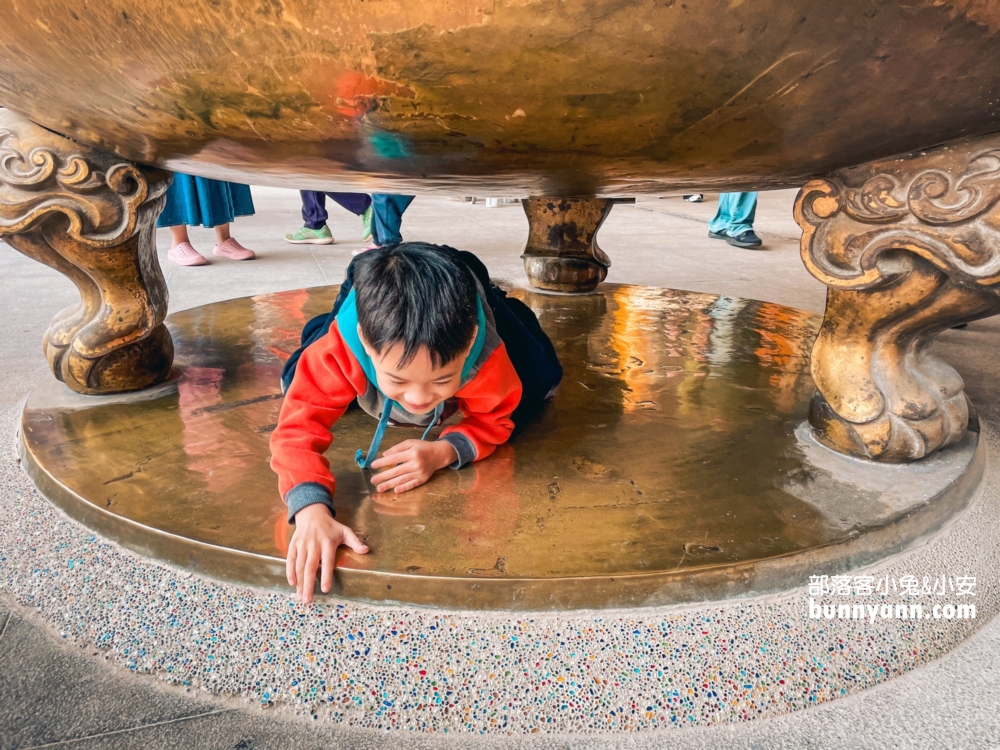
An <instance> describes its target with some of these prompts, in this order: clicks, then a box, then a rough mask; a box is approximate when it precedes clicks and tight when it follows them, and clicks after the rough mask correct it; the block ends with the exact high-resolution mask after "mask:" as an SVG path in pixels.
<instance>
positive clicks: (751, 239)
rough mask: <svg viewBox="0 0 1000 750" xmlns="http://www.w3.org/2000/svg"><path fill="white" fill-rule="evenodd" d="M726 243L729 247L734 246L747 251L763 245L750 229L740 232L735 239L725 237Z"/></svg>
mask: <svg viewBox="0 0 1000 750" xmlns="http://www.w3.org/2000/svg"><path fill="white" fill-rule="evenodd" d="M726 242H728V243H729V244H730V245H735V246H736V247H745V248H749V249H751V250H752V249H756V248H758V247H760V246H761V245H763V244H764V243H763V242H761V241H760V237H758V236H757V235H756V234H754V233H753V230H752V229H748V230H747V231H745V232H740V234H738V235H737V236H735V237H729V236H727V237H726Z"/></svg>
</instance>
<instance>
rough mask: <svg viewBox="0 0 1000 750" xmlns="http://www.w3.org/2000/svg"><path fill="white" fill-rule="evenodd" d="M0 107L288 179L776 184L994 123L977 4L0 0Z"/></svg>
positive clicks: (143, 147) (991, 27) (177, 164)
mask: <svg viewBox="0 0 1000 750" xmlns="http://www.w3.org/2000/svg"><path fill="white" fill-rule="evenodd" d="M0 19H2V20H3V23H2V24H0V105H2V106H6V107H9V108H11V109H13V110H16V111H18V112H20V113H21V114H24V115H26V116H27V117H29V118H30V119H31V120H32V121H34V122H37V123H39V124H41V125H44V126H45V127H48V128H51V129H52V130H54V131H56V132H59V133H62V134H64V135H68V136H71V137H73V138H75V139H78V140H80V141H81V142H84V143H87V144H89V145H92V146H95V147H97V148H101V149H103V150H105V151H107V152H109V153H117V154H121V155H122V156H124V157H125V158H129V159H132V160H134V161H139V162H143V163H150V164H156V165H158V166H163V167H167V168H170V169H174V170H176V171H184V172H191V173H195V174H201V175H204V176H207V177H220V178H227V179H235V180H237V181H242V182H251V183H255V184H273V185H279V186H286V187H293V188H311V187H315V188H324V189H332V188H335V187H337V186H338V185H342V186H345V187H347V186H350V185H354V186H357V187H359V188H361V189H365V190H369V189H370V188H371V187H372V186H373V185H375V184H377V185H378V187H379V188H381V189H382V190H383V191H385V192H402V193H411V192H421V191H433V190H445V191H451V192H456V193H462V194H465V195H484V194H493V195H495V194H505V195H514V196H529V195H530V196H545V195H556V196H587V195H617V194H621V193H632V194H635V193H655V192H661V191H663V190H664V189H667V188H676V187H680V186H691V187H693V186H698V187H700V188H708V187H711V186H720V187H726V188H728V189H734V190H735V189H745V188H748V187H750V186H754V187H756V188H765V187H776V186H786V187H787V186H799V185H801V184H802V183H803V182H804V181H805V180H806V179H807V178H809V177H811V176H813V175H817V174H823V173H826V172H828V171H830V170H832V169H835V168H839V167H843V166H849V165H852V164H858V163H861V162H865V161H868V160H871V159H875V158H882V157H885V156H887V155H891V154H895V153H901V152H905V151H909V150H912V149H916V148H925V147H928V146H932V145H934V144H937V143H943V142H945V141H948V140H950V139H954V138H958V137H963V136H967V135H976V134H982V133H989V132H995V131H997V130H1000V109H998V108H997V107H995V106H993V105H992V104H991V103H990V102H991V101H992V99H991V97H992V96H993V94H992V93H991V92H993V91H994V90H995V87H996V81H997V71H998V70H1000V44H997V33H998V30H1000V6H997V4H996V3H991V2H986V1H985V0H975V1H974V2H972V1H966V0H963V1H962V2H959V1H958V0H913V1H912V2H907V3H902V2H885V1H884V0H754V2H740V1H739V0H736V1H734V0H699V1H698V2H674V1H673V0H666V1H657V0H534V1H533V2H526V1H525V0H498V1H497V2H480V1H479V0H382V1H380V2H378V3H372V2H365V0H283V1H282V2H264V1H263V0H173V1H172V2H166V3H165V2H161V1H160V0H129V2H128V3H106V2H100V3H98V2H94V3H86V4H84V3H81V2H79V0H31V2H14V1H13V0H0Z"/></svg>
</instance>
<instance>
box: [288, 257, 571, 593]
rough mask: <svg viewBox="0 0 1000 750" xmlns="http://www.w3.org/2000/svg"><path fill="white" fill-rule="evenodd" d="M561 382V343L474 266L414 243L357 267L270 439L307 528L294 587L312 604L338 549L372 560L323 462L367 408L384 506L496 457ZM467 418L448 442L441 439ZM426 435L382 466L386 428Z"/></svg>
mask: <svg viewBox="0 0 1000 750" xmlns="http://www.w3.org/2000/svg"><path fill="white" fill-rule="evenodd" d="M561 378H562V367H561V366H560V364H559V360H558V358H557V357H556V353H555V349H554V348H553V346H552V342H551V341H550V340H549V338H548V337H547V336H546V335H545V333H544V332H543V331H542V328H541V326H540V325H539V323H538V319H537V318H536V317H535V315H534V313H533V312H532V311H531V310H530V309H529V308H528V307H527V305H525V304H524V303H523V302H521V301H520V300H517V299H510V298H507V296H506V294H505V293H504V292H503V291H502V290H501V289H499V288H498V287H496V286H494V285H492V284H491V283H490V280H489V275H488V273H487V271H486V267H485V266H483V264H482V263H481V262H480V261H479V259H478V258H476V256H474V255H472V254H471V253H467V252H460V251H458V250H454V249H453V248H450V247H444V246H437V245H429V244H426V243H421V242H408V243H402V244H399V245H394V246H389V247H384V248H381V249H378V250H372V251H369V252H366V253H363V254H361V255H359V256H357V257H356V258H355V259H354V260H353V261H352V262H351V265H350V266H349V267H348V269H347V278H346V279H345V281H344V284H343V285H342V286H341V289H340V293H339V294H338V296H337V300H336V302H335V303H334V307H333V311H332V312H331V313H330V314H329V315H325V316H320V317H319V318H315V319H313V320H312V321H310V322H309V323H308V324H307V325H306V327H305V330H303V333H302V347H301V348H300V349H299V350H298V351H297V352H296V353H295V354H294V355H293V356H292V358H291V359H290V360H289V362H288V364H287V365H286V367H285V372H283V373H282V386H283V387H286V388H287V391H286V393H285V401H284V404H283V405H282V407H281V415H280V417H279V418H278V426H277V428H275V430H274V432H273V433H272V435H271V455H272V458H271V468H272V469H274V471H275V472H276V473H277V474H278V487H279V490H280V492H281V496H282V498H283V499H284V501H285V503H286V504H287V505H288V520H289V523H293V524H295V526H296V530H295V534H294V536H293V537H292V541H291V544H290V545H289V549H288V558H287V561H286V573H287V576H288V583H289V584H291V585H292V586H295V587H296V591H297V593H298V596H299V599H300V600H301V601H303V602H309V601H311V600H312V595H313V588H314V585H315V581H316V573H317V570H320V571H321V577H320V578H321V580H320V588H321V589H322V591H324V592H329V591H330V588H331V586H332V583H333V570H334V566H335V557H336V552H337V547H339V546H340V545H342V544H343V545H346V546H348V547H350V548H351V549H352V550H354V551H355V552H357V553H359V554H364V553H366V552H367V551H368V547H367V546H366V545H365V544H363V543H362V541H361V540H360V539H359V538H358V536H357V535H356V534H355V533H354V531H352V530H351V529H350V528H348V527H347V526H345V525H344V524H342V523H339V522H338V521H337V520H336V518H335V516H336V513H335V510H334V503H333V496H334V489H335V487H334V479H333V475H332V474H331V473H330V465H329V462H328V461H327V460H326V458H324V456H323V454H324V453H325V452H326V450H327V448H329V446H330V442H331V440H332V436H331V434H330V428H331V427H332V426H333V424H334V423H335V422H336V421H337V420H338V419H340V417H341V416H342V415H343V414H344V412H345V411H346V410H347V408H348V406H350V404H351V402H353V401H354V400H355V399H357V402H358V404H359V405H360V406H361V408H363V409H364V410H365V411H366V412H368V413H369V414H370V415H372V416H373V417H376V418H378V419H379V426H378V429H377V430H376V438H375V440H374V441H373V443H372V447H371V449H370V450H369V451H368V455H367V456H364V455H362V454H361V451H360V450H359V451H358V458H357V460H358V462H359V464H361V465H362V466H364V467H370V468H372V469H376V470H379V471H378V473H377V474H375V475H374V476H372V478H371V483H372V486H373V487H374V488H375V489H376V490H377V491H378V492H387V491H390V490H392V491H395V492H406V491H407V490H411V489H413V488H414V487H418V486H420V485H421V484H424V483H425V482H427V481H428V480H429V479H430V478H431V476H432V475H433V474H434V472H435V471H437V470H439V469H443V468H446V467H450V468H453V469H460V468H461V467H462V466H464V465H466V464H468V463H470V462H472V461H479V460H481V459H484V458H486V457H487V456H489V455H490V454H491V453H492V452H493V451H494V449H495V448H496V446H498V445H500V444H501V443H504V442H506V441H507V439H508V438H509V437H510V435H511V432H512V430H513V429H514V426H515V424H519V423H521V421H522V420H523V419H524V418H525V417H526V416H528V415H529V414H530V412H531V411H534V410H536V409H537V408H538V406H540V405H541V404H542V402H543V401H544V400H545V398H547V397H548V396H550V395H551V393H552V392H553V391H554V389H555V387H556V386H557V385H558V384H559V380H560V379H561ZM456 408H457V409H458V410H461V412H462V414H463V418H462V420H461V421H459V422H458V423H457V424H455V425H453V426H449V427H446V428H445V429H443V430H442V431H441V434H440V435H439V436H438V438H437V439H436V440H428V439H426V438H427V435H428V433H429V432H430V429H431V428H432V427H433V426H435V425H436V424H438V423H440V422H442V421H443V420H445V419H447V418H448V417H449V416H450V415H451V414H452V413H454V411H455V409H456ZM390 421H391V422H393V423H395V424H406V425H420V426H425V427H426V428H427V431H426V432H425V433H424V438H423V439H421V440H406V441H404V442H402V443H400V444H399V445H396V446H393V447H392V448H389V449H388V450H386V451H385V452H384V453H383V454H382V455H381V456H380V457H377V458H376V454H377V452H378V443H379V442H380V440H381V434H382V432H383V430H384V429H385V426H386V423H387V422H390Z"/></svg>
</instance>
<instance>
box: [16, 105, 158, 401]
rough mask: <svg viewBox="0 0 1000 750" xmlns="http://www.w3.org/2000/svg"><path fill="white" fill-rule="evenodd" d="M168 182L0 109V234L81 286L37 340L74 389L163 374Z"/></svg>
mask: <svg viewBox="0 0 1000 750" xmlns="http://www.w3.org/2000/svg"><path fill="white" fill-rule="evenodd" d="M170 179H171V177H170V173H169V172H164V171H162V170H159V169H151V168H148V167H141V166H139V165H137V164H133V163H132V162H128V161H124V160H122V159H120V158H118V157H115V156H112V155H111V154H106V153H103V152H101V151H96V150H94V149H91V148H88V147H86V146H81V145H80V144H78V143H74V142H73V141H70V140H68V139H66V138H63V137H62V136H59V135H56V134H55V133H52V132H50V131H48V130H45V129H44V128H41V127H39V126H37V125H35V124H33V123H31V122H29V121H28V120H25V119H24V118H22V117H20V116H18V115H15V114H14V113H12V112H10V111H8V110H3V109H0V237H2V238H3V239H4V240H6V242H7V243H8V244H10V245H11V246H13V247H14V248H16V249H17V250H19V251H21V252H22V253H24V254H25V255H27V256H28V257H30V258H33V259H35V260H37V261H40V262H42V263H45V264H46V265H48V266H51V267H52V268H54V269H56V270H57V271H59V272H60V273H62V274H64V275H66V276H68V277H69V278H70V279H71V280H72V281H73V283H74V284H76V286H77V289H79V290H80V302H79V303H78V304H77V305H74V306H72V307H69V308H67V309H65V310H63V311H62V312H60V313H59V314H57V315H56V316H55V318H54V319H53V321H52V325H51V326H50V327H49V330H48V332H47V333H46V334H45V339H44V341H43V347H44V351H45V356H46V358H47V359H48V361H49V364H50V365H51V367H52V372H53V373H54V374H55V376H56V377H57V378H58V379H59V380H62V381H63V382H65V383H66V385H68V386H69V387H70V388H72V389H73V390H74V391H77V392H78V393H89V394H102V393H121V392H125V391H135V390H139V389H141V388H147V387H149V386H151V385H155V384H156V383H159V382H161V381H162V380H164V379H165V378H166V377H167V375H168V374H169V372H170V365H171V362H172V360H173V342H172V341H171V339H170V334H169V332H168V331H167V329H166V328H165V327H164V325H163V319H164V317H165V316H166V313H167V286H166V282H165V281H164V279H163V274H162V273H161V271H160V265H159V262H158V260H157V258H156V240H155V237H154V231H155V228H156V217H157V216H158V215H159V213H160V211H162V210H163V204H164V201H165V200H166V197H165V196H166V191H167V187H168V186H169V184H170Z"/></svg>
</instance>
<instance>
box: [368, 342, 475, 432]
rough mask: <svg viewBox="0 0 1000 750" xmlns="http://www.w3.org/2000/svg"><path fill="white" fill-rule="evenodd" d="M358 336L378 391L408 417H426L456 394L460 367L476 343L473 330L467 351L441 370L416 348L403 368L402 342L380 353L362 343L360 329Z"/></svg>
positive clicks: (425, 351)
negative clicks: (411, 415) (407, 413)
mask: <svg viewBox="0 0 1000 750" xmlns="http://www.w3.org/2000/svg"><path fill="white" fill-rule="evenodd" d="M477 330H478V329H477ZM358 336H359V337H360V339H361V345H362V346H363V347H364V348H365V352H366V353H367V354H368V356H369V357H371V360H372V365H374V367H375V376H376V377H377V378H378V388H379V390H380V391H382V393H384V394H385V395H386V397H387V398H390V399H392V400H393V401H395V402H396V403H397V404H399V405H400V406H402V407H403V408H404V409H406V410H407V411H408V412H410V413H411V414H427V413H429V412H431V411H433V410H434V407H436V406H437V405H438V404H440V403H441V402H442V401H446V400H447V399H449V398H451V397H452V396H454V395H455V393H456V392H457V391H458V389H459V386H460V385H461V384H462V382H461V381H462V367H463V366H464V365H465V359H466V357H468V355H469V351H471V349H472V344H473V342H475V340H476V331H473V334H472V340H471V341H469V348H468V349H466V350H465V351H464V352H463V353H462V354H460V355H459V356H457V357H455V359H453V360H452V361H451V362H448V363H447V364H445V365H442V366H441V367H434V366H433V364H432V363H431V355H430V352H428V351H427V347H425V346H422V347H420V349H418V350H417V353H416V355H415V356H414V357H413V359H412V360H410V361H409V362H408V363H407V364H406V365H405V366H401V365H400V364H399V362H400V360H401V359H402V356H403V344H402V343H397V344H393V345H392V346H387V347H386V348H385V349H384V350H382V353H381V354H380V353H378V352H376V351H375V350H374V348H372V347H371V346H369V345H368V342H367V341H365V338H364V336H363V335H361V331H360V327H359V330H358Z"/></svg>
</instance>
